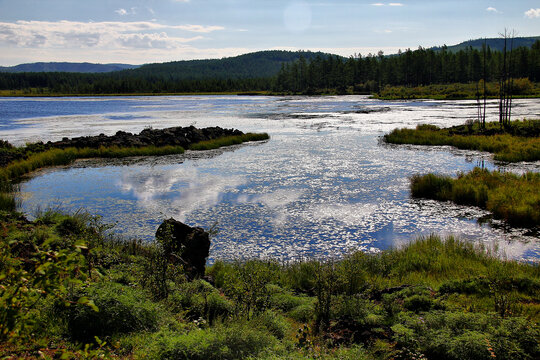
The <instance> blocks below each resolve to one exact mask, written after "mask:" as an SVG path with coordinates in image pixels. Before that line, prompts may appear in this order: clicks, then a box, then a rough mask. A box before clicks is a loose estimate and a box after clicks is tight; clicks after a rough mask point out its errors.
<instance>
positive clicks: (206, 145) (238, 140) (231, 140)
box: [189, 133, 270, 150]
mask: <svg viewBox="0 0 540 360" xmlns="http://www.w3.org/2000/svg"><path fill="white" fill-rule="evenodd" d="M269 138H270V136H268V134H266V133H263V134H254V133H247V134H243V135H238V136H226V137H222V138H218V139H214V140H208V141H200V142H198V143H195V144H192V145H191V146H190V147H189V149H190V150H212V149H218V148H220V147H223V146H231V145H238V144H242V143H244V142H248V141H262V140H268V139H269Z"/></svg>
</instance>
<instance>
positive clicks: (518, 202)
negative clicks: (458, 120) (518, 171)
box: [411, 168, 540, 226]
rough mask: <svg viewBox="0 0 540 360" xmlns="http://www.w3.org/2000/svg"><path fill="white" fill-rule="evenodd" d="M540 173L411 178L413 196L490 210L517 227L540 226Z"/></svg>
mask: <svg viewBox="0 0 540 360" xmlns="http://www.w3.org/2000/svg"><path fill="white" fill-rule="evenodd" d="M539 189H540V174H539V173H531V172H529V173H526V174H523V175H515V174H512V173H507V172H500V171H489V170H485V169H480V168H475V169H473V170H472V171H471V172H469V173H461V174H459V176H458V177H457V179H454V178H451V177H448V176H441V175H435V174H427V175H416V176H414V177H413V178H412V179H411V195H412V196H413V197H422V198H429V199H435V200H440V201H453V202H455V203H457V204H462V205H474V206H478V207H481V208H483V209H487V210H489V211H491V212H492V213H493V215H494V216H495V217H496V218H500V219H505V220H506V221H508V223H510V224H512V225H518V226H538V225H540V191H539Z"/></svg>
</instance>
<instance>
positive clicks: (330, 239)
mask: <svg viewBox="0 0 540 360" xmlns="http://www.w3.org/2000/svg"><path fill="white" fill-rule="evenodd" d="M2 101H4V102H5V100H2ZM26 101H32V100H26ZM56 101H57V100H42V101H41V103H40V105H41V106H42V107H45V109H41V110H40V111H41V113H39V116H38V117H32V116H30V115H32V114H34V113H35V111H34V112H32V113H31V114H29V116H23V115H24V114H19V115H18V118H7V117H6V118H4V119H1V121H2V123H0V126H2V128H0V137H2V138H7V139H9V140H10V141H11V142H15V143H17V142H19V143H20V142H24V141H27V140H36V139H40V138H41V139H46V140H49V139H57V138H61V137H63V136H69V137H72V136H77V135H86V134H98V133H102V132H104V133H107V134H112V133H114V132H116V131H117V130H126V131H131V132H139V131H140V130H142V129H143V128H144V127H146V126H153V127H155V128H163V127H168V126H187V125H191V124H193V125H196V126H198V127H204V126H214V125H219V126H222V127H235V128H238V129H240V130H242V131H259V132H262V131H266V132H268V133H270V135H271V140H270V141H268V142H264V143H257V144H247V145H242V146H235V147H232V148H227V149H224V150H223V149H222V150H215V151H209V152H189V151H188V152H187V153H186V154H184V155H175V156H167V157H161V158H140V159H129V160H125V159H124V160H113V161H107V162H104V161H99V160H87V161H79V162H77V163H76V164H75V165H74V166H72V167H69V168H64V169H48V170H45V171H42V172H40V173H39V174H38V175H37V176H35V177H34V178H32V179H30V180H29V181H26V182H25V183H23V184H22V185H21V194H22V195H21V196H22V197H23V198H24V201H23V209H24V210H25V211H27V212H29V213H31V212H32V211H34V209H36V208H37V207H44V206H45V205H49V206H53V207H55V206H59V207H61V208H64V209H70V210H76V209H79V208H85V209H87V210H88V211H89V212H90V213H93V214H100V215H102V216H103V218H104V220H105V221H106V222H112V223H116V224H117V225H116V227H115V230H116V231H117V232H118V233H121V234H123V235H125V236H137V237H141V238H145V239H148V240H151V239H152V238H153V235H154V233H155V229H156V228H157V226H158V225H159V223H160V222H161V221H162V220H163V219H164V218H168V217H174V218H176V219H179V220H182V221H185V222H187V223H189V224H191V225H198V226H202V227H204V228H207V229H208V228H210V227H212V226H214V225H215V226H217V228H218V229H219V232H218V234H217V235H216V236H215V237H214V238H213V239H212V248H211V259H210V261H213V259H216V258H220V259H231V258H239V257H254V256H255V257H272V258H277V259H282V260H288V259H295V258H301V257H312V256H317V257H319V256H320V257H325V256H335V255H339V254H342V253H344V252H346V251H350V250H356V249H361V250H364V251H378V250H380V249H385V248H388V247H391V246H399V245H400V244H403V243H406V242H408V241H410V240H411V239H414V238H416V237H417V236H418V235H421V234H423V235H427V234H430V233H439V234H455V235H458V236H460V237H462V238H467V239H471V240H474V241H477V242H483V243H485V244H486V245H488V246H495V245H496V246H498V247H499V248H501V249H502V250H503V251H504V253H505V254H506V255H507V256H508V257H512V258H523V259H528V260H536V259H538V258H539V257H540V246H539V245H538V237H537V235H530V234H527V232H526V231H525V230H520V229H512V230H508V229H506V230H505V229H504V224H501V223H498V222H495V223H494V224H495V225H497V226H495V227H494V226H489V225H486V224H484V225H479V223H478V221H477V219H479V218H485V217H486V216H487V215H488V213H487V212H485V211H482V210H480V209H477V208H470V207H463V206H457V205H453V204H450V203H439V202H435V201H428V200H412V199H410V195H409V190H408V185H409V177H410V176H412V175H413V174H415V173H425V172H438V173H444V174H451V175H454V174H456V172H458V171H468V170H470V169H472V168H473V167H474V166H476V165H478V164H480V163H481V162H484V163H485V165H486V166H487V167H488V168H494V167H495V165H494V164H493V163H491V162H490V157H489V156H488V155H486V154H482V153H476V152H471V151H458V150H452V149H450V148H448V147H436V148H425V147H415V146H390V145H384V144H381V143H380V136H381V135H382V134H384V133H385V132H388V131H391V130H392V129H394V128H396V127H415V126H416V125H417V124H420V123H431V124H436V125H439V126H451V125H456V124H463V123H464V122H465V120H467V119H469V118H472V117H473V116H474V115H475V114H476V111H475V107H474V105H475V104H474V102H468V101H447V102H437V101H415V102H385V101H377V100H370V99H367V98H366V97H361V96H347V97H227V96H204V97H202V96H196V97H164V98H144V97H135V98H112V99H106V100H105V99H101V98H98V99H96V98H88V99H77V101H78V102H83V103H84V102H87V103H85V106H83V111H81V112H77V109H78V108H77V106H73V104H71V103H70V102H69V100H65V99H64V100H62V101H64V102H65V103H66V104H69V106H70V109H72V110H71V113H68V114H66V113H65V111H67V110H63V111H64V112H60V111H59V110H58V109H61V108H62V107H61V106H60V105H58V104H56V103H55V102H56ZM115 101H116V102H115ZM37 102H38V101H37ZM88 103H90V104H92V105H93V106H91V105H89V104H88ZM6 105H8V106H7V108H10V106H11V107H17V103H16V100H13V103H9V104H6ZM34 105H35V104H34ZM48 106H50V107H51V109H50V112H49V113H47V111H46V108H47V107H48ZM489 111H490V112H489V117H490V118H491V119H495V118H496V111H497V109H496V104H495V103H491V104H490V108H489ZM11 112H12V113H16V111H11ZM81 113H82V114H81ZM46 114H47V115H49V116H47V117H43V116H44V115H46ZM513 114H514V115H515V116H516V117H524V116H528V117H539V116H540V104H538V103H537V101H532V100H519V101H516V106H515V107H514V108H513ZM539 167H540V165H539V164H538V163H533V164H518V165H512V166H508V167H506V168H505V169H508V170H512V171H516V172H521V171H524V170H533V171H538V170H539Z"/></svg>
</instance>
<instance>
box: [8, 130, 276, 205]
mask: <svg viewBox="0 0 540 360" xmlns="http://www.w3.org/2000/svg"><path fill="white" fill-rule="evenodd" d="M267 139H269V135H268V134H266V133H261V134H255V133H247V134H242V135H234V136H223V137H218V138H216V139H212V140H208V141H200V142H197V143H193V144H191V145H190V146H189V149H190V150H210V149H217V148H220V147H223V146H230V145H235V144H242V143H244V142H248V141H261V140H267ZM184 152H185V149H184V148H183V147H182V146H178V145H165V146H154V145H151V146H142V147H134V146H131V147H121V146H116V145H114V146H100V147H98V148H90V147H83V148H77V147H66V148H62V149H60V148H49V149H47V148H46V147H45V145H44V144H33V145H29V146H26V147H23V148H16V147H13V146H11V145H10V144H9V143H7V142H5V141H2V140H0V157H3V161H4V162H6V164H5V165H4V166H2V167H0V210H2V209H3V210H14V209H15V207H16V201H15V198H14V196H13V194H12V193H11V189H12V184H13V183H15V182H16V181H18V179H20V178H21V177H23V176H24V175H27V174H29V173H31V172H33V171H36V170H38V169H42V168H46V167H51V166H66V165H70V164H72V163H73V162H74V161H75V160H79V159H91V158H125V157H135V156H164V155H174V154H182V153H184ZM12 158H14V159H16V160H11V161H10V159H12ZM0 160H2V159H0Z"/></svg>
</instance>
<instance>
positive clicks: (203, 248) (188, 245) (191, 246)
mask: <svg viewBox="0 0 540 360" xmlns="http://www.w3.org/2000/svg"><path fill="white" fill-rule="evenodd" d="M156 240H157V241H158V242H159V243H160V244H161V245H162V246H163V250H164V251H165V255H166V256H167V257H168V258H169V261H171V262H172V263H174V264H182V265H183V266H184V270H185V271H186V273H187V275H188V276H189V277H190V278H191V279H194V278H200V277H203V276H204V270H205V266H206V258H207V257H208V255H209V253H210V238H209V234H208V232H206V231H204V229H202V228H200V227H191V226H189V225H186V224H184V223H182V222H180V221H177V220H175V219H173V218H170V219H168V220H165V221H163V223H161V225H160V226H159V227H158V229H157V231H156Z"/></svg>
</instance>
